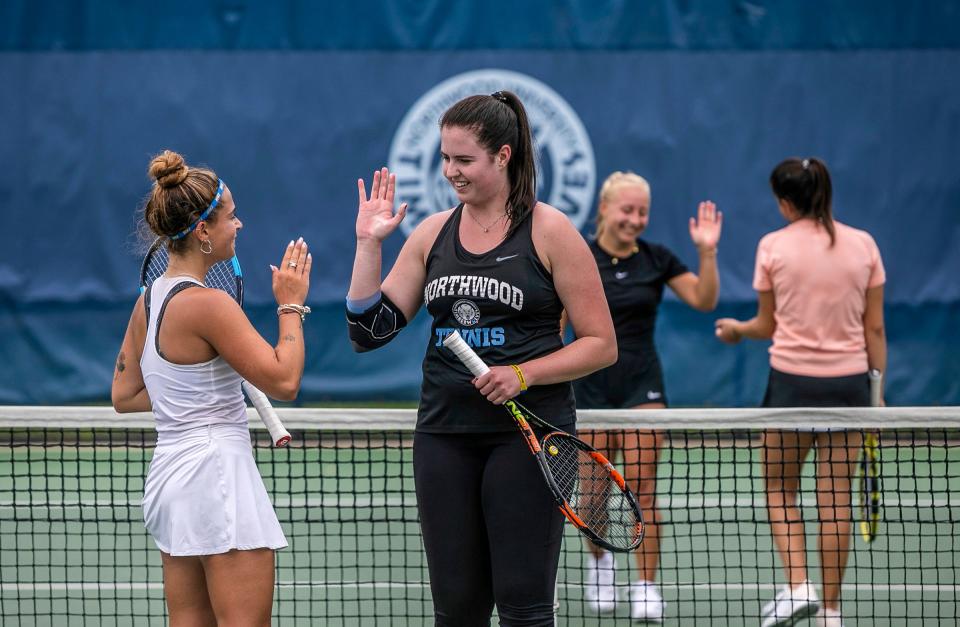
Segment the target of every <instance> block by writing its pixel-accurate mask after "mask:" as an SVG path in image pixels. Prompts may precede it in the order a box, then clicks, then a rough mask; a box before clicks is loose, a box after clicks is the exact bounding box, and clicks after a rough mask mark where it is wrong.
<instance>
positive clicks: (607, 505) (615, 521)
mask: <svg viewBox="0 0 960 627" xmlns="http://www.w3.org/2000/svg"><path fill="white" fill-rule="evenodd" d="M443 345H444V346H446V347H447V348H448V349H450V350H451V351H453V353H454V354H455V355H456V356H457V358H458V359H460V361H461V362H463V365H465V366H466V367H467V369H468V370H470V372H471V373H472V374H473V375H474V376H476V377H479V376H482V375H484V374H486V373H487V372H488V371H489V368H488V367H487V365H486V364H485V363H483V361H482V360H481V359H480V357H479V356H478V355H477V354H476V353H475V352H474V351H473V349H472V348H470V346H468V345H467V343H466V342H464V341H463V338H462V337H460V334H459V333H457V332H456V331H454V332H453V333H451V334H450V335H448V336H447V337H446V339H444V341H443ZM503 407H504V409H506V411H507V413H508V414H509V415H510V417H511V418H512V419H513V420H514V422H516V424H517V427H519V429H520V433H521V434H522V435H523V437H524V439H525V440H526V442H527V446H529V447H530V452H531V453H533V456H534V457H535V458H536V460H537V464H538V466H539V467H540V471H541V472H542V473H543V478H544V480H546V482H547V486H548V487H549V488H550V492H551V493H553V497H554V499H555V500H556V502H557V506H558V507H559V508H560V511H561V512H562V513H563V515H564V516H565V517H566V518H567V520H568V521H570V523H572V524H573V526H574V527H576V528H577V530H578V531H579V532H580V533H582V534H583V535H585V536H586V537H587V538H589V539H590V540H591V541H592V542H593V543H594V544H596V545H597V546H600V547H603V548H604V549H607V550H609V551H615V552H621V553H627V552H630V551H633V550H634V549H636V548H637V547H638V546H640V542H642V541H643V514H642V513H641V511H640V506H639V505H638V504H637V499H636V497H635V496H634V495H633V492H631V491H630V489H629V488H628V487H627V485H626V483H625V482H624V480H623V475H622V474H620V472H618V471H617V469H616V468H614V466H613V464H611V463H610V462H609V461H608V460H607V458H606V457H604V456H603V455H602V454H601V453H600V452H599V451H597V450H596V449H595V448H593V447H592V446H590V445H589V444H587V443H586V442H584V441H583V440H581V439H579V438H577V437H575V436H572V435H570V434H569V433H567V432H565V431H561V430H559V429H557V428H556V427H554V426H553V425H551V424H550V423H548V422H547V421H545V420H543V419H541V418H539V417H538V416H537V415H536V414H534V413H533V412H532V411H530V410H529V409H527V408H526V407H524V406H523V405H521V404H520V403H518V402H517V401H516V400H509V401H507V402H505V403H504V404H503ZM531 423H533V424H535V425H537V426H539V427H542V428H543V429H546V430H547V431H548V433H546V434H545V435H544V436H543V437H542V438H541V439H539V440H538V439H537V435H536V433H534V431H533V429H532V428H531V426H530V424H531Z"/></svg>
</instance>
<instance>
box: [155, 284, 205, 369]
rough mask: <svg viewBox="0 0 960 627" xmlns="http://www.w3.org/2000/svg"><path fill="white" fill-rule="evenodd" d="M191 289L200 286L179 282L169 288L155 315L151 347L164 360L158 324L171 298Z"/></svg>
mask: <svg viewBox="0 0 960 627" xmlns="http://www.w3.org/2000/svg"><path fill="white" fill-rule="evenodd" d="M191 287H202V286H201V285H199V284H198V283H194V282H193V281H181V282H180V283H177V284H176V285H174V286H173V287H172V288H170V291H169V292H167V297H166V298H164V299H163V305H161V306H160V313H159V314H158V315H157V328H156V329H154V332H153V345H154V348H156V349H157V354H158V355H160V356H161V357H163V358H164V359H166V357H164V355H163V353H162V352H161V351H160V323H161V322H162V321H163V312H165V311H166V310H167V305H168V304H170V299H171V298H173V297H174V296H176V295H177V294H179V293H180V292H182V291H183V290H186V289H189V288H191ZM147 292H148V293H149V292H150V290H147ZM147 324H148V325H149V324H150V313H149V309H148V310H147Z"/></svg>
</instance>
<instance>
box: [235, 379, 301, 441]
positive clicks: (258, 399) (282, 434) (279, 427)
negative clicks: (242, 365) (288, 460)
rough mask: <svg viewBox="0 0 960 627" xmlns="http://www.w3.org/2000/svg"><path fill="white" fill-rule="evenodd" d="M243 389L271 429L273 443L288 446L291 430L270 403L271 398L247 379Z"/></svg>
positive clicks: (269, 429)
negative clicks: (285, 427) (286, 427)
mask: <svg viewBox="0 0 960 627" xmlns="http://www.w3.org/2000/svg"><path fill="white" fill-rule="evenodd" d="M243 390H244V391H245V392H246V393H247V396H248V397H250V402H251V403H253V407H254V408H255V409H256V410H257V413H258V414H260V420H262V421H263V424H265V425H266V426H267V430H268V431H270V437H271V438H272V439H273V445H274V446H277V447H280V446H286V445H287V443H289V442H290V440H291V438H290V432H289V431H287V430H286V429H284V427H283V423H282V422H280V416H278V415H277V411H276V410H275V409H274V408H273V405H271V404H270V399H268V398H267V395H266V394H264V393H263V392H261V391H260V390H258V389H257V388H255V387H254V386H253V384H252V383H249V382H247V381H244V382H243Z"/></svg>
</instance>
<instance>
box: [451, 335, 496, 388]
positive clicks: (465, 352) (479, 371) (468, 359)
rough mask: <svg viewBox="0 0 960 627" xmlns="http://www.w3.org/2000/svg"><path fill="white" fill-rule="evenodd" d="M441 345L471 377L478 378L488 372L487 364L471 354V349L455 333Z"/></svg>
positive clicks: (473, 353) (474, 354)
mask: <svg viewBox="0 0 960 627" xmlns="http://www.w3.org/2000/svg"><path fill="white" fill-rule="evenodd" d="M443 345H444V346H446V347H447V348H449V349H450V350H452V351H453V354H454V355H456V356H457V358H458V359H460V361H462V362H463V365H464V366H466V367H467V369H468V370H469V371H470V372H471V373H473V376H475V377H479V376H481V375H485V374H487V373H488V372H490V369H489V368H487V364H485V363H483V360H482V359H480V357H479V356H478V355H477V354H476V353H475V352H473V349H472V348H470V347H469V346H468V345H467V343H466V342H464V341H463V338H462V337H460V334H459V333H457V332H456V331H454V332H453V333H451V334H450V335H448V336H447V337H445V338H444V340H443Z"/></svg>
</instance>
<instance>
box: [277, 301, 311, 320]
mask: <svg viewBox="0 0 960 627" xmlns="http://www.w3.org/2000/svg"><path fill="white" fill-rule="evenodd" d="M285 313H295V314H297V315H299V316H300V322H303V319H304V318H306V317H307V314H308V313H310V308H309V307H307V306H306V305H295V304H292V303H287V304H284V305H280V306H279V307H277V315H278V316H279V315H280V314H285Z"/></svg>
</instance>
